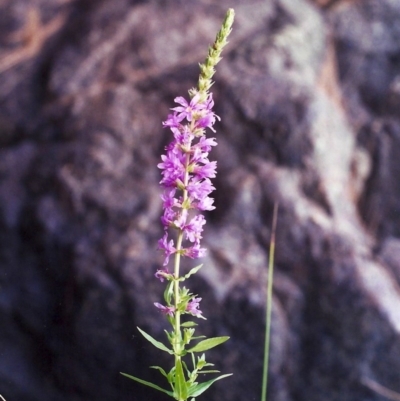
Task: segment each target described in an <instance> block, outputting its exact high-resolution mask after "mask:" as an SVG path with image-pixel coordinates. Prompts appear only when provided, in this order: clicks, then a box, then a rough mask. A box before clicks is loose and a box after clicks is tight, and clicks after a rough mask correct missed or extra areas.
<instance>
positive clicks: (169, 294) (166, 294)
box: [164, 281, 174, 305]
mask: <svg viewBox="0 0 400 401" xmlns="http://www.w3.org/2000/svg"><path fill="white" fill-rule="evenodd" d="M173 293H174V282H173V281H170V282H169V283H168V284H167V286H166V287H165V291H164V300H165V302H166V303H167V305H170V304H171V298H172V294H173Z"/></svg>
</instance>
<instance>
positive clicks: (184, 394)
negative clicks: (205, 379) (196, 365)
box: [175, 359, 188, 400]
mask: <svg viewBox="0 0 400 401" xmlns="http://www.w3.org/2000/svg"><path fill="white" fill-rule="evenodd" d="M175 368H176V370H175V394H176V396H177V399H179V400H187V398H188V388H187V384H186V380H185V375H184V373H183V368H182V362H181V360H180V359H178V360H177V361H176V364H175Z"/></svg>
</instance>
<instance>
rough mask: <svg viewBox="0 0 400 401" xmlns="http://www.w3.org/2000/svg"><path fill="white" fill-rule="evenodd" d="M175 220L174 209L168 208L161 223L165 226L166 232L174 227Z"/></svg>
mask: <svg viewBox="0 0 400 401" xmlns="http://www.w3.org/2000/svg"><path fill="white" fill-rule="evenodd" d="M175 218H176V213H175V212H174V210H173V209H172V208H167V209H165V210H164V215H163V216H162V217H161V223H162V225H163V226H164V229H165V230H166V229H167V228H168V227H169V226H171V225H172V223H173V221H174V220H175Z"/></svg>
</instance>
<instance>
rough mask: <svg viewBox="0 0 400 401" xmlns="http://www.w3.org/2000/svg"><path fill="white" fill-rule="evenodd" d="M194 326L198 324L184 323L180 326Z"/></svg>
mask: <svg viewBox="0 0 400 401" xmlns="http://www.w3.org/2000/svg"><path fill="white" fill-rule="evenodd" d="M194 326H198V324H197V323H195V322H185V323H182V324H181V327H194Z"/></svg>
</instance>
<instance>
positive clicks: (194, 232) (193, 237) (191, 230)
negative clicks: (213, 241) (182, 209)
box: [183, 215, 206, 242]
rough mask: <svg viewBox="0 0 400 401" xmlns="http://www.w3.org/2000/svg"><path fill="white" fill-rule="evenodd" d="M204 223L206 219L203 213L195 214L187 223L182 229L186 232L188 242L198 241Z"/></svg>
mask: <svg viewBox="0 0 400 401" xmlns="http://www.w3.org/2000/svg"><path fill="white" fill-rule="evenodd" d="M204 224H206V219H205V218H204V216H203V215H199V216H195V217H193V219H192V220H190V223H189V224H187V225H186V226H185V227H184V229H183V231H184V233H185V234H186V239H188V240H189V241H190V242H199V241H200V239H201V238H202V236H201V233H202V231H203V226H204Z"/></svg>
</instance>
